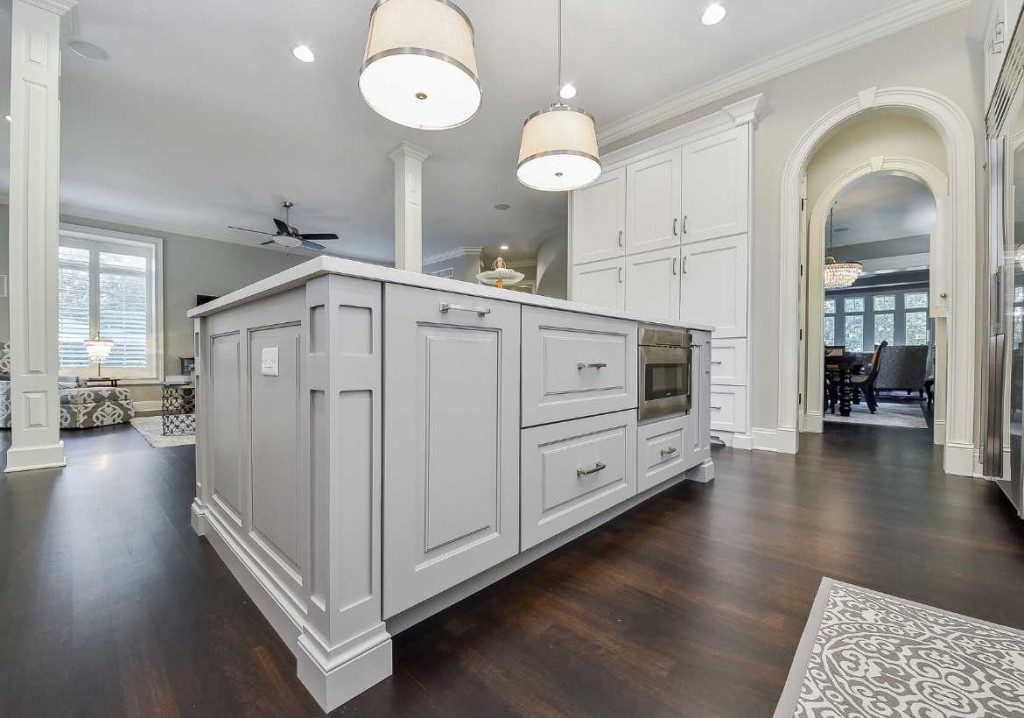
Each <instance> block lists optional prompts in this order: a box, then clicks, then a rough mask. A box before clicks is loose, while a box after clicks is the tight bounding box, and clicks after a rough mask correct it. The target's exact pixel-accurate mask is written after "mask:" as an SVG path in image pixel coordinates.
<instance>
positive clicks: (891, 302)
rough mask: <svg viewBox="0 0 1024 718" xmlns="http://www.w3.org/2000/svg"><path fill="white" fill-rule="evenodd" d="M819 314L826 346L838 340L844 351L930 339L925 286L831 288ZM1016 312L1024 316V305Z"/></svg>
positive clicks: (1023, 322)
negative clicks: (901, 289)
mask: <svg viewBox="0 0 1024 718" xmlns="http://www.w3.org/2000/svg"><path fill="white" fill-rule="evenodd" d="M1022 299H1024V295H1022ZM822 314H823V317H822V319H823V326H822V339H823V340H824V343H825V345H826V346H833V345H836V344H842V345H844V346H845V347H846V349H847V351H851V352H867V351H871V350H872V349H873V348H874V347H875V346H876V345H878V344H881V343H882V342H888V343H889V344H890V345H903V344H929V343H930V342H931V320H930V319H929V317H928V291H927V290H926V289H913V290H906V291H898V290H897V291H893V290H892V289H889V290H888V291H884V292H881V291H880V292H879V293H877V294H874V293H872V292H871V291H870V290H863V289H860V290H852V291H851V290H839V291H833V292H831V293H830V296H829V297H827V298H826V299H825V300H824V303H823V304H822ZM1020 314H1021V315H1022V317H1024V307H1022V309H1021V312H1020ZM1021 324H1022V326H1024V318H1022V320H1021Z"/></svg>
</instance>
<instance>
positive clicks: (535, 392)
mask: <svg viewBox="0 0 1024 718" xmlns="http://www.w3.org/2000/svg"><path fill="white" fill-rule="evenodd" d="M636 361H637V346H636V323H635V322H630V321H624V320H620V319H607V318H602V317H591V316H587V315H584V314H576V313H573V312H563V311H558V310H554V309H539V308H537V307H523V380H522V387H523V397H522V406H523V426H535V425H537V424H548V423H550V422H553V421H564V420H566V419H578V418H580V417H583V416H593V415H595V414H606V413H608V412H612V411H622V410H623V409H633V408H636V385H637V377H636Z"/></svg>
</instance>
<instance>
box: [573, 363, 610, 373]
mask: <svg viewBox="0 0 1024 718" xmlns="http://www.w3.org/2000/svg"><path fill="white" fill-rule="evenodd" d="M606 366H608V365H607V364H605V363H604V362H603V361H595V362H591V363H589V364H588V363H587V362H585V361H578V362H576V370H577V371H583V370H584V369H604V368H605V367H606Z"/></svg>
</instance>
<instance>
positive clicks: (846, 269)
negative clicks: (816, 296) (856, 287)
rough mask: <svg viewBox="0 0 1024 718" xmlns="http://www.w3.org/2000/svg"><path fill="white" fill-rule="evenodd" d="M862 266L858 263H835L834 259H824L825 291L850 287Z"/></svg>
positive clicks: (858, 275) (830, 257)
mask: <svg viewBox="0 0 1024 718" xmlns="http://www.w3.org/2000/svg"><path fill="white" fill-rule="evenodd" d="M863 271H864V265H863V264H861V263H860V262H837V261H836V258H835V257H832V256H829V257H825V289H844V288H846V287H849V286H852V285H853V283H854V282H856V281H857V278H858V277H860V275H861V272H863Z"/></svg>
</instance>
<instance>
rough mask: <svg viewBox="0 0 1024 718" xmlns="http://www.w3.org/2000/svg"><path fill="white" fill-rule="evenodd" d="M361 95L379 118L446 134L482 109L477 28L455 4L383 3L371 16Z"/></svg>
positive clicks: (439, 0)
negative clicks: (475, 37) (474, 36)
mask: <svg viewBox="0 0 1024 718" xmlns="http://www.w3.org/2000/svg"><path fill="white" fill-rule="evenodd" d="M359 91H360V92H361V93H362V95H363V99H364V100H366V104H368V105H369V106H370V107H372V108H373V109H374V111H376V112H377V113H378V114H379V115H381V116H383V117H386V118H387V119H389V120H391V121H392V122H396V123H398V124H400V125H405V126H406V127H414V128H416V129H419V130H444V129H448V128H449V127H456V126H458V125H461V124H463V123H464V122H467V121H469V120H470V119H471V118H472V117H473V115H475V114H476V112H477V110H478V109H480V101H481V94H480V78H479V76H478V75H477V69H476V52H475V50H474V48H473V24H472V23H471V22H470V21H469V18H468V17H467V16H466V13H464V12H463V11H462V10H461V9H460V8H459V7H458V6H457V5H456V4H455V3H453V2H450V0H378V2H377V4H376V5H374V6H373V9H372V10H371V11H370V30H369V33H368V34H367V38H366V52H365V54H364V55H363V66H362V68H361V69H360V71H359Z"/></svg>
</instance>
